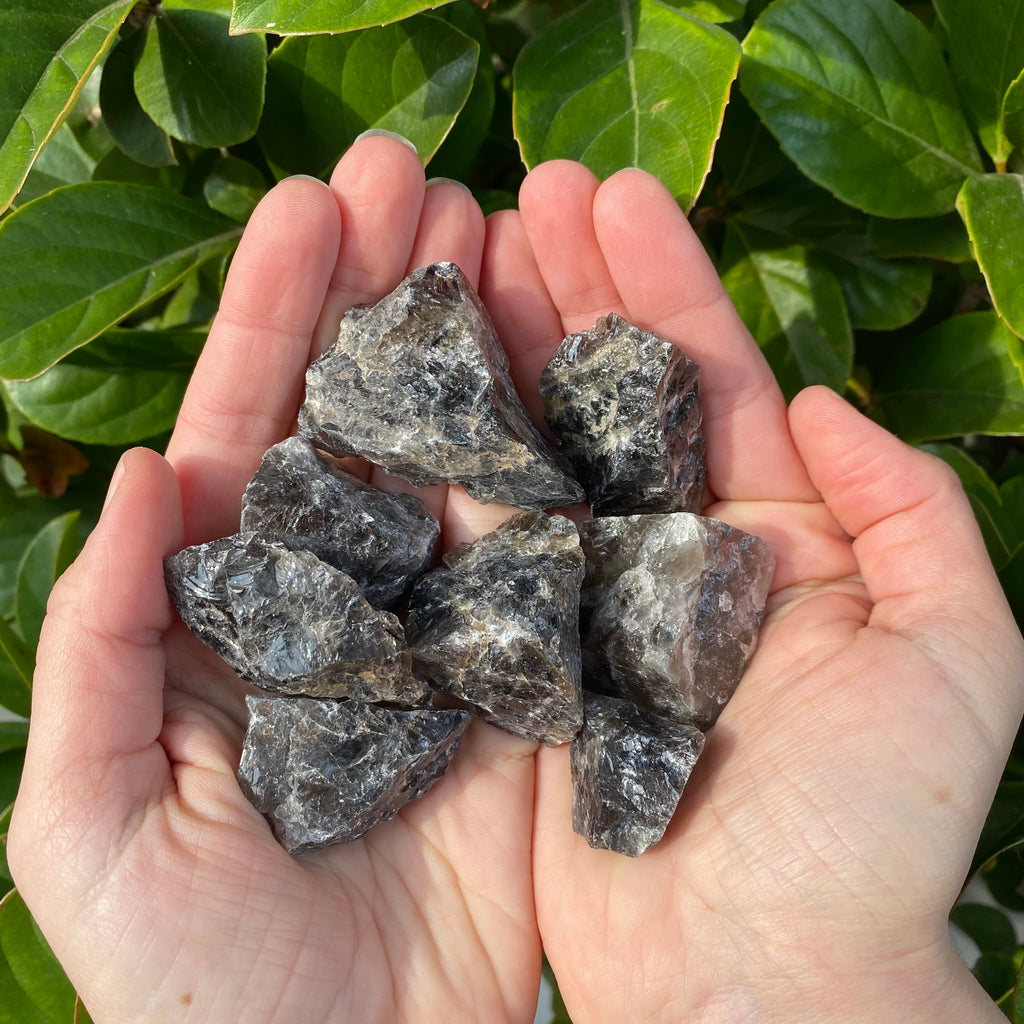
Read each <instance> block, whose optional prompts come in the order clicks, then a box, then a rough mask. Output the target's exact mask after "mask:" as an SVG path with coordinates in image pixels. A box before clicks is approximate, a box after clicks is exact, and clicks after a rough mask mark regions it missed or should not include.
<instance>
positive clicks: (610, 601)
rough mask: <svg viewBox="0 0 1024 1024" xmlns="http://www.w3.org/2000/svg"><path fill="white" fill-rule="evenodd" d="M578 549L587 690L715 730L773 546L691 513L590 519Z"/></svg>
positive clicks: (745, 653) (752, 629) (748, 639)
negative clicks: (583, 565) (583, 562)
mask: <svg viewBox="0 0 1024 1024" xmlns="http://www.w3.org/2000/svg"><path fill="white" fill-rule="evenodd" d="M580 543H581V544H582V545H583V550H584V552H585V553H586V556H587V575H586V579H585V580H584V584H583V593H582V597H581V608H580V617H581V623H582V626H581V630H582V636H583V668H584V684H585V685H586V686H587V687H588V688H591V689H599V688H600V689H604V688H607V689H608V691H609V692H611V693H612V694H614V695H615V696H619V697H625V698H628V699H629V700H632V701H634V702H635V703H636V704H639V705H640V706H641V707H646V708H649V709H650V710H652V711H656V712H658V713H661V714H664V715H666V716H667V717H669V718H672V719H674V720H676V721H681V722H687V723H689V724H691V725H694V726H696V727H697V728H698V729H702V730H704V729H707V728H709V727H710V726H711V725H712V724H713V723H714V721H715V719H716V718H718V715H719V713H720V712H721V710H722V708H723V707H724V706H725V703H726V701H728V699H729V698H730V697H731V696H732V694H733V691H734V690H735V689H736V687H737V685H738V684H739V681H740V676H741V675H742V674H743V670H744V669H745V668H746V665H747V661H748V660H749V658H750V655H751V654H752V653H753V650H754V645H755V643H756V642H757V635H758V631H759V629H760V626H761V620H762V618H763V617H764V606H765V600H766V598H767V594H768V586H769V584H770V583H771V579H772V571H773V569H774V564H775V560H774V557H773V556H772V552H771V548H769V546H768V545H767V544H766V543H765V542H764V541H763V540H761V538H760V537H755V536H753V535H752V534H749V533H744V532H743V531H742V530H737V529H735V528H734V527H731V526H727V525H726V524H725V523H721V522H719V521H718V520H716V519H706V518H704V517H702V516H696V515H691V514H690V513H688V512H675V513H666V514H659V515H648V516H622V517H609V518H606V519H593V520H591V521H590V522H586V523H583V524H582V525H581V526H580Z"/></svg>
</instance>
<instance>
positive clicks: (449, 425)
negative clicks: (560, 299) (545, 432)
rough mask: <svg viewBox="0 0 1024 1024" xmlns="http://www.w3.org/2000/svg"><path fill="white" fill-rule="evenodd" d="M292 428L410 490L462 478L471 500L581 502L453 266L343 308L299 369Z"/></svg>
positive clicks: (535, 504) (537, 504)
mask: <svg viewBox="0 0 1024 1024" xmlns="http://www.w3.org/2000/svg"><path fill="white" fill-rule="evenodd" d="M299 431H300V433H302V434H304V435H305V436H306V437H308V438H310V440H311V441H312V442H313V443H314V444H315V445H316V446H317V447H318V448H321V449H323V450H324V451H328V452H331V453H332V454H334V455H361V456H362V457H363V458H366V459H369V460H370V462H373V463H375V464H376V465H378V466H383V467H384V468H385V469H386V470H387V471H388V472H390V473H397V474H398V475H399V476H402V477H404V478H405V479H406V480H409V481H411V482H412V483H414V484H416V485H417V486H421V485H423V484H432V483H440V482H443V481H448V482H452V483H460V484H462V486H463V487H465V489H466V490H467V491H468V492H469V494H471V495H472V496H473V497H474V498H476V499H477V500H478V501H484V502H490V501H502V502H507V503H509V504H511V505H518V506H519V507H520V508H552V507H555V506H565V505H574V504H576V503H577V502H579V501H582V499H583V491H582V489H581V488H580V487H579V485H578V484H577V483H576V482H575V481H574V480H571V479H570V478H569V477H568V476H566V474H565V473H564V472H563V471H562V470H561V469H560V468H559V467H558V466H557V465H556V463H555V461H554V460H553V458H552V455H551V453H550V451H549V450H548V448H547V445H546V443H545V441H544V439H543V437H542V436H541V435H540V433H539V432H538V431H537V428H536V427H535V426H534V425H533V423H532V422H531V421H530V418H529V416H528V415H527V412H526V410H525V408H523V404H522V402H520V400H519V397H518V396H517V395H516V392H515V389H514V387H513V385H512V380H511V377H510V376H509V369H508V359H507V358H506V357H505V353H504V351H503V350H502V348H501V343H500V342H499V341H498V336H497V334H495V331H494V327H493V325H492V324H491V320H490V317H489V316H488V315H487V311H486V310H485V309H484V307H483V304H482V303H481V302H480V299H479V298H478V297H477V295H476V293H475V292H474V291H473V288H472V287H471V285H470V284H469V282H468V281H467V280H466V278H465V276H464V275H463V273H462V271H461V270H459V268H458V267H457V266H455V264H454V263H435V264H433V265H431V266H429V267H424V268H421V269H420V270H416V271H414V272H413V273H412V274H410V275H409V276H408V277H407V278H406V279H405V280H404V281H403V282H402V283H401V284H400V285H399V286H398V288H396V289H395V290H394V291H393V292H392V293H391V294H390V295H387V296H385V297H384V298H383V299H381V300H380V302H378V303H377V304H376V305H375V306H369V307H356V308H355V309H351V310H349V311H348V313H346V314H345V317H344V319H343V320H342V321H341V329H340V332H339V334H338V340H337V342H336V343H335V345H334V346H333V347H332V348H330V349H328V351H327V352H325V353H324V354H323V355H322V356H321V357H320V358H319V359H317V360H316V361H315V362H314V363H313V364H312V365H311V366H310V368H309V370H308V371H307V374H306V401H305V403H304V404H303V406H302V409H301V410H300V412H299Z"/></svg>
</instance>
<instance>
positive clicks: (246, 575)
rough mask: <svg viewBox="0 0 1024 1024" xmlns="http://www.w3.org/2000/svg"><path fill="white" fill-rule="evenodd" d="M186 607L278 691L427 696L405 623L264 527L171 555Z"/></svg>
mask: <svg viewBox="0 0 1024 1024" xmlns="http://www.w3.org/2000/svg"><path fill="white" fill-rule="evenodd" d="M164 576H165V579H166V581H167V589H168V592H169V593H170V595H171V600H172V601H173V602H174V606H175V607H176V608H177V609H178V614H179V615H180V616H181V618H182V621H183V622H184V623H185V625H186V626H188V628H189V629H190V630H191V631H192V632H193V633H195V635H196V636H198V637H199V639H200V640H202V641H203V642H204V643H205V644H207V645H208V646H209V647H212V648H213V650H215V651H216V652H217V653H218V654H219V655H220V656H221V657H222V658H223V659H224V660H225V661H226V662H227V663H228V664H229V665H230V666H231V667H232V668H233V669H234V670H235V671H236V672H237V673H238V674H239V675H240V676H241V677H242V678H243V679H247V680H248V681H249V682H252V683H255V684H256V685H257V686H259V687H261V688H262V689H264V690H269V691H272V692H274V693H288V694H309V695H312V696H330V697H353V698H355V699H357V700H369V701H396V702H399V703H404V704H421V703H423V702H424V701H425V700H426V699H427V697H428V696H429V690H428V689H427V687H425V686H424V685H423V684H422V683H420V682H418V681H417V680H416V679H415V678H414V677H413V675H412V671H411V666H412V659H411V655H410V653H409V650H408V648H407V647H406V644H405V638H404V636H403V633H402V626H401V623H399V621H398V619H397V618H396V617H395V616H394V615H392V614H391V613H390V612H382V611H378V610H377V609H375V608H372V607H371V606H370V605H369V604H368V603H367V601H366V599H365V598H364V597H363V595H362V594H361V593H360V592H359V588H358V587H357V586H356V584H355V582H354V581H353V580H352V578H351V577H349V576H346V575H345V574H344V573H343V572H339V571H338V570H337V569H335V568H334V567H333V566H330V565H328V564H327V563H326V562H321V561H320V559H318V558H317V557H316V556H315V555H313V554H311V553H310V552H308V551H290V550H289V549H288V548H286V547H285V546H284V545H283V544H280V543H278V542H276V541H270V540H267V539H266V538H264V537H260V536H259V535H257V534H235V535H234V536H232V537H225V538H223V539H221V540H214V541H210V543H208V544H199V545H196V546H195V547H191V548H185V550H184V551H180V552H178V554H176V555H172V556H171V557H170V558H167V559H165V561H164Z"/></svg>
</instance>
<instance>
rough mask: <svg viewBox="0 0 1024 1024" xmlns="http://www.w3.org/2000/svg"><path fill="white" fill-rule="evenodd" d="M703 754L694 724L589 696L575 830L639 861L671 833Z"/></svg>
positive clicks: (580, 741) (575, 745) (575, 756)
mask: <svg viewBox="0 0 1024 1024" xmlns="http://www.w3.org/2000/svg"><path fill="white" fill-rule="evenodd" d="M703 749H704V734H703V733H702V732H701V731H700V730H699V729H695V728H694V727H693V726H691V725H685V724H682V723H679V722H672V721H669V720H668V719H666V718H662V717H661V716H659V715H655V714H652V713H651V712H649V711H645V710H643V709H642V708H638V707H637V706H636V705H635V704H633V703H632V702H630V701H626V700H619V699H618V698H616V697H606V696H601V695H598V694H593V693H588V694H586V695H585V697H584V704H583V728H582V729H581V730H580V734H579V736H577V737H576V739H574V740H573V741H572V744H571V746H570V747H569V762H570V766H571V771H572V783H573V796H572V827H573V829H574V830H575V831H576V832H577V833H578V834H579V835H581V836H583V838H584V839H586V841H587V842H588V843H589V844H590V845H591V846H593V847H595V848H597V849H601V850H614V851H615V852H616V853H623V854H625V855H626V856H627V857H637V856H639V855H640V854H641V853H643V852H644V851H645V850H648V849H649V848H650V847H652V846H653V845H654V844H655V843H656V842H658V841H659V840H660V839H661V837H662V836H663V835H664V834H665V829H666V828H668V825H669V822H670V821H671V820H672V815H673V814H675V810H676V807H677V805H678V804H679V799H680V797H681V796H682V793H683V787H684V786H685V785H686V782H687V780H688V779H689V778H690V772H691V771H692V770H693V766H694V764H695V763H696V761H697V758H698V757H699V756H700V753H701V751H702V750H703Z"/></svg>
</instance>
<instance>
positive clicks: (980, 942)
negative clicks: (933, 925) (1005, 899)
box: [949, 903, 1017, 956]
mask: <svg viewBox="0 0 1024 1024" xmlns="http://www.w3.org/2000/svg"><path fill="white" fill-rule="evenodd" d="M949 919H950V920H951V921H952V922H953V924H955V925H956V926H957V927H958V928H959V929H960V930H961V931H962V932H964V933H965V934H966V935H968V936H970V938H971V939H972V940H973V941H974V944H975V945H976V946H977V947H978V949H980V950H981V952H982V953H1005V954H1006V955H1007V956H1013V954H1014V953H1015V952H1016V950H1017V933H1016V932H1015V931H1014V928H1013V925H1012V923H1011V922H1010V920H1009V918H1008V917H1007V916H1006V915H1005V914H1004V913H1003V912H1002V911H1000V910H997V909H996V908H995V907H989V906H986V905H984V904H982V903H960V904H958V905H957V906H955V907H954V908H953V911H952V913H951V914H950V915H949Z"/></svg>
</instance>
